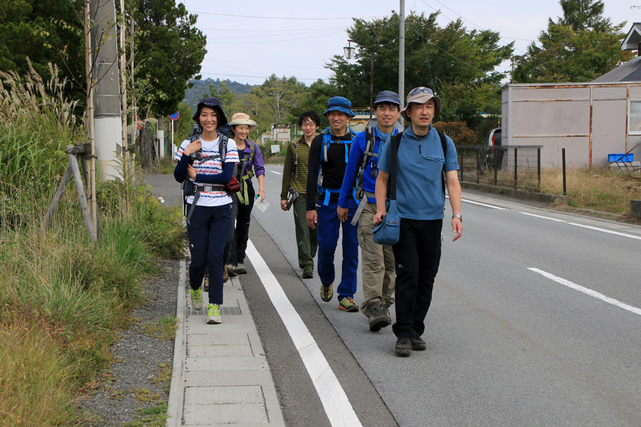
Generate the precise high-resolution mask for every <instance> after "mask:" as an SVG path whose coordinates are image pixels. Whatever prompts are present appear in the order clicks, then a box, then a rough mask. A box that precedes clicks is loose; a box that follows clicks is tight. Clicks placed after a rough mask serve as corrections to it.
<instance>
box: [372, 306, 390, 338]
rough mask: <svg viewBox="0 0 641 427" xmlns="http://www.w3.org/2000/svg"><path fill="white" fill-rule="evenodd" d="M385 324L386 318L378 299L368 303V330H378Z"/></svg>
mask: <svg viewBox="0 0 641 427" xmlns="http://www.w3.org/2000/svg"><path fill="white" fill-rule="evenodd" d="M386 326H387V318H386V317H385V314H384V313H383V308H382V307H381V303H380V301H378V300H373V301H370V303H369V330H370V331H372V332H376V331H380V330H381V328H384V327H386Z"/></svg>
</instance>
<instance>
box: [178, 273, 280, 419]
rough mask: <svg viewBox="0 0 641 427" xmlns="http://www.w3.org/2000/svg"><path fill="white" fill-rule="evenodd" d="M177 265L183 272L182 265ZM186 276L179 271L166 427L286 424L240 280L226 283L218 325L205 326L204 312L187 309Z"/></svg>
mask: <svg viewBox="0 0 641 427" xmlns="http://www.w3.org/2000/svg"><path fill="white" fill-rule="evenodd" d="M181 267H183V268H182V271H183V272H186V271H187V263H186V262H181ZM184 278H185V274H184V273H183V274H181V280H180V282H181V283H180V284H179V289H178V309H177V317H178V318H179V320H180V328H179V330H178V332H177V334H176V345H175V349H174V369H173V375H172V379H171V389H170V393H169V411H168V415H169V419H168V420H167V425H168V426H196V425H207V426H218V425H225V426H230V425H232V426H233V425H243V426H285V422H284V420H283V416H282V413H281V410H280V406H279V403H278V397H277V395H276V389H275V387H274V382H273V380H272V376H271V372H270V371H269V366H268V364H267V360H266V358H265V355H264V353H263V348H262V346H261V344H260V339H259V337H258V332H257V331H256V326H255V325H254V321H253V318H252V316H251V313H250V312H249V308H248V306H247V301H246V300H245V295H244V293H243V290H242V288H241V286H240V281H239V280H238V278H237V277H234V278H230V280H229V281H227V283H225V286H224V300H225V304H224V306H222V307H221V316H222V321H223V322H222V324H220V325H208V324H207V323H206V319H207V318H206V313H205V310H204V309H203V310H198V311H196V310H194V309H193V308H192V307H191V301H190V298H189V284H188V283H186V280H184ZM203 299H204V301H207V295H206V293H204V294H203Z"/></svg>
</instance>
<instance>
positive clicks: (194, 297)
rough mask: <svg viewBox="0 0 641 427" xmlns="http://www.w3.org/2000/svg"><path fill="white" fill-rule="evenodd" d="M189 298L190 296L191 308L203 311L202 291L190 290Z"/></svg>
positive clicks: (200, 289) (199, 289)
mask: <svg viewBox="0 0 641 427" xmlns="http://www.w3.org/2000/svg"><path fill="white" fill-rule="evenodd" d="M189 296H191V308H193V309H194V310H202V309H203V289H202V288H198V289H196V290H193V289H192V290H190V291H189Z"/></svg>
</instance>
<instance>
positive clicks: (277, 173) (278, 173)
mask: <svg viewBox="0 0 641 427" xmlns="http://www.w3.org/2000/svg"><path fill="white" fill-rule="evenodd" d="M270 172H271V173H275V174H276V175H282V173H280V172H276V171H270Z"/></svg>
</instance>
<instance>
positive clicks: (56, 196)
mask: <svg viewBox="0 0 641 427" xmlns="http://www.w3.org/2000/svg"><path fill="white" fill-rule="evenodd" d="M71 174H72V171H71V165H69V166H67V171H66V172H65V175H64V176H63V177H62V181H61V182H60V185H59V186H58V189H57V190H56V194H54V195H53V201H52V202H51V206H49V209H48V210H47V214H46V215H45V219H44V221H42V225H41V226H40V231H41V232H42V233H44V232H45V231H46V230H47V228H49V225H51V220H52V219H53V216H54V214H55V213H56V210H57V209H58V205H59V204H60V200H61V199H62V195H63V194H65V190H66V189H67V185H69V181H71Z"/></svg>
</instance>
